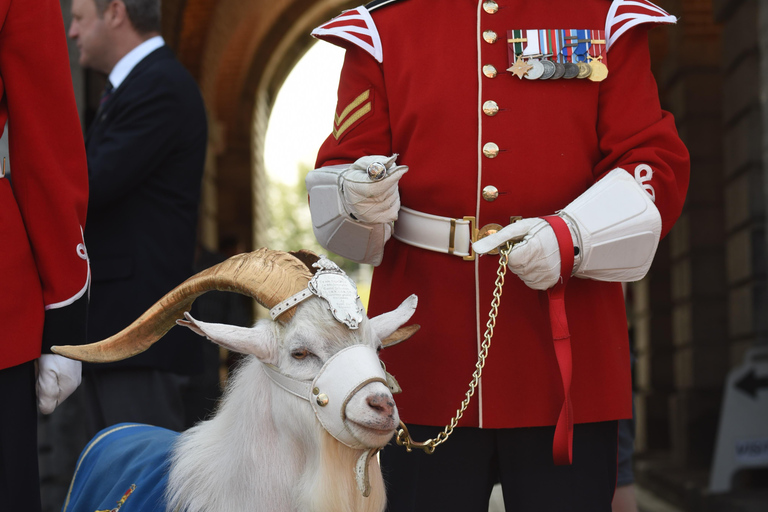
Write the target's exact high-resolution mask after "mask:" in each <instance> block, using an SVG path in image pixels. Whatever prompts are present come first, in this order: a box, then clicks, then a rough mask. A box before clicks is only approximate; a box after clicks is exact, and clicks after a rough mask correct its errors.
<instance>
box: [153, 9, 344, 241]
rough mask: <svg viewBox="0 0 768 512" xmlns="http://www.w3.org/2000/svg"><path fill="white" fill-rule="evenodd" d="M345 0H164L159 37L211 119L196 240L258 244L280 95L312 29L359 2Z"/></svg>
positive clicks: (262, 229)
mask: <svg viewBox="0 0 768 512" xmlns="http://www.w3.org/2000/svg"><path fill="white" fill-rule="evenodd" d="M358 3H359V2H350V1H349V0H294V1H292V2H270V1H267V0H256V1H250V2H242V1H241V0H218V1H217V0H175V1H169V0H166V2H164V4H163V9H164V12H163V14H164V19H165V22H164V33H165V34H166V39H167V40H168V42H169V44H171V45H172V46H174V48H175V50H176V52H177V55H178V57H179V59H180V60H181V61H182V63H184V65H185V66H186V67H187V69H189V70H190V72H191V73H192V75H193V76H194V77H195V79H196V80H197V81H198V84H199V85H200V89H201V91H202V93H203V97H204V98H205V102H206V106H207V109H208V115H209V126H210V136H209V152H208V153H209V157H208V162H207V167H206V176H205V182H204V192H203V205H202V211H201V237H202V241H203V243H204V244H205V245H206V246H207V247H209V248H216V247H217V245H218V239H219V238H220V237H221V236H235V237H237V238H238V239H240V240H241V242H243V245H244V248H246V249H250V248H254V247H258V246H260V245H261V243H262V236H263V233H264V232H265V230H266V228H267V227H268V212H267V210H266V201H265V193H266V186H267V184H266V175H265V169H264V163H263V154H264V138H265V134H266V127H267V122H268V119H269V114H270V112H271V109H272V105H273V103H274V101H275V97H276V95H277V92H278V91H279V89H280V86H281V85H282V83H283V81H284V80H285V78H286V77H287V76H288V74H289V73H290V71H291V69H293V66H294V65H295V64H296V62H297V61H298V60H299V58H300V57H301V56H302V55H303V54H304V52H306V50H307V49H308V48H309V47H310V46H311V45H312V39H311V37H310V35H309V33H310V31H311V30H312V28H313V27H315V26H317V25H319V24H321V23H322V22H323V21H325V20H327V19H330V18H331V17H333V16H335V15H336V14H338V13H339V12H340V11H341V10H343V9H345V8H349V7H352V6H355V5H357V4H358Z"/></svg>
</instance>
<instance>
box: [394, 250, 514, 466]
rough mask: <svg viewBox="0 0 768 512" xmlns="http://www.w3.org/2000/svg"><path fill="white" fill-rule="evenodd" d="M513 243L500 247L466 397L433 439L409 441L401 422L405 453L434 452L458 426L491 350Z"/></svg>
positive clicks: (402, 444)
mask: <svg viewBox="0 0 768 512" xmlns="http://www.w3.org/2000/svg"><path fill="white" fill-rule="evenodd" d="M513 245H514V243H512V242H507V243H506V244H505V245H504V246H502V247H501V250H500V251H499V269H498V270H497V271H496V288H495V289H494V290H493V300H492V301H491V311H490V313H489V314H488V323H487V324H485V325H486V330H485V334H484V335H483V338H484V339H483V343H482V345H481V349H480V353H479V354H478V356H477V363H476V364H475V371H474V373H473V374H472V382H470V383H469V390H468V391H467V393H466V397H465V398H464V400H463V401H462V402H461V407H459V409H457V410H456V415H455V416H454V417H453V419H452V420H451V422H450V424H448V425H447V426H446V427H445V429H443V431H442V432H440V433H439V434H438V435H437V437H435V438H434V439H427V440H426V441H424V442H423V443H420V442H418V441H414V440H413V439H411V434H410V433H409V432H408V428H407V427H406V426H405V424H404V423H403V422H402V421H401V422H400V430H398V432H397V437H396V439H395V440H396V441H397V444H398V445H400V446H405V449H406V450H407V451H409V452H410V451H412V450H413V449H414V448H418V449H420V450H424V452H425V453H427V454H432V453H434V452H435V448H437V447H438V446H439V445H441V444H443V443H444V442H446V441H447V440H448V437H449V436H450V435H451V434H452V433H453V429H454V428H456V425H458V424H459V420H460V419H461V417H462V416H464V412H465V411H466V410H467V407H469V402H470V400H472V397H473V396H474V395H475V388H477V384H478V383H479V382H480V376H481V375H482V374H483V367H485V359H486V358H487V357H488V349H490V348H491V339H492V338H493V329H494V327H496V317H497V316H498V314H499V304H500V303H501V291H502V287H503V286H504V276H505V275H506V274H507V262H508V261H509V251H511V250H512V246H513Z"/></svg>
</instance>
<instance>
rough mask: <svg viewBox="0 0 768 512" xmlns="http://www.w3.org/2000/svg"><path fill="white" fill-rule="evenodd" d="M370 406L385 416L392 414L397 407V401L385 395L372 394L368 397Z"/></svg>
mask: <svg viewBox="0 0 768 512" xmlns="http://www.w3.org/2000/svg"><path fill="white" fill-rule="evenodd" d="M367 402H368V406H369V407H370V408H371V409H373V410H375V411H376V412H378V413H379V414H381V415H384V416H392V412H393V411H394V409H395V402H394V401H393V400H392V399H391V398H389V397H387V396H384V395H371V396H369V397H368V400H367Z"/></svg>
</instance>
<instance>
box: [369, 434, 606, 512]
mask: <svg viewBox="0 0 768 512" xmlns="http://www.w3.org/2000/svg"><path fill="white" fill-rule="evenodd" d="M408 430H409V431H410V433H411V436H412V437H413V438H414V439H415V440H416V441H424V440H426V439H431V438H434V437H435V436H437V434H438V433H439V432H441V431H442V430H443V429H442V427H425V426H418V425H408ZM554 431H555V427H536V428H516V429H478V428H457V429H455V430H454V432H453V434H452V435H451V437H450V438H449V439H448V441H447V442H445V443H443V444H442V445H440V446H438V447H437V449H436V450H435V452H434V453H433V454H432V455H427V454H425V453H424V452H422V451H413V452H411V453H407V452H406V451H405V448H403V447H401V446H397V445H396V444H395V443H394V441H393V442H392V443H391V444H390V445H389V446H387V447H386V448H385V449H384V451H383V452H382V454H381V466H382V472H383V474H384V480H385V482H386V484H387V500H388V505H387V511H388V512H430V511H436V512H487V511H488V501H489V498H490V495H491V490H492V488H493V486H494V484H496V483H498V482H501V484H502V490H503V495H504V503H505V507H506V510H507V511H509V512H582V511H583V512H610V511H611V501H612V499H613V492H614V490H615V488H616V460H617V422H616V421H607V422H600V423H587V424H581V425H576V426H575V429H574V436H573V438H574V440H573V465H571V466H555V465H554V464H553V462H552V438H553V436H554Z"/></svg>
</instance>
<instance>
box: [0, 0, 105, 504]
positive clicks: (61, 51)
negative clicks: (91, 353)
mask: <svg viewBox="0 0 768 512" xmlns="http://www.w3.org/2000/svg"><path fill="white" fill-rule="evenodd" d="M0 27H2V28H0V99H1V101H0V131H1V130H2V128H1V127H2V126H4V125H5V124H6V121H7V123H8V135H9V137H8V139H9V153H10V160H9V161H10V164H11V166H12V173H11V174H12V177H11V176H9V175H7V174H6V173H5V170H4V169H3V170H0V248H1V249H2V253H1V254H2V271H3V275H2V278H0V303H1V304H2V306H1V307H0V411H2V412H1V413H0V415H1V417H2V420H0V510H3V511H17V510H24V511H36V510H40V482H39V477H38V470H37V407H36V406H35V405H36V400H35V387H37V403H38V405H39V409H40V411H42V412H43V413H50V412H51V411H53V409H54V408H55V407H56V406H57V405H58V404H59V403H61V401H63V400H64V399H65V398H66V397H67V396H68V395H69V394H70V393H72V391H74V390H75V388H76V387H77V385H78V384H79V383H80V363H79V362H77V361H71V360H69V359H66V358H64V357H61V356H58V355H54V354H52V353H51V351H50V347H51V345H53V344H62V343H75V344H80V343H83V342H85V321H86V306H87V304H86V301H87V288H88V283H89V277H90V273H89V267H88V258H87V254H86V250H85V245H84V242H83V228H84V227H85V216H86V209H87V205H88V172H87V167H86V160H85V148H84V146H83V137H82V132H81V129H80V121H79V120H78V115H77V107H76V105H75V97H74V93H73V90H72V76H71V74H70V69H69V58H68V53H67V45H66V38H65V34H64V24H63V21H62V16H61V7H60V5H59V2H58V1H57V0H35V1H33V2H30V1H28V0H0ZM11 180H12V184H11ZM41 354H42V355H41ZM36 370H37V375H38V376H37V378H36V376H35V372H36ZM36 383H37V386H36Z"/></svg>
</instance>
